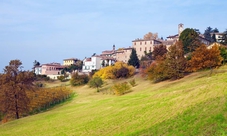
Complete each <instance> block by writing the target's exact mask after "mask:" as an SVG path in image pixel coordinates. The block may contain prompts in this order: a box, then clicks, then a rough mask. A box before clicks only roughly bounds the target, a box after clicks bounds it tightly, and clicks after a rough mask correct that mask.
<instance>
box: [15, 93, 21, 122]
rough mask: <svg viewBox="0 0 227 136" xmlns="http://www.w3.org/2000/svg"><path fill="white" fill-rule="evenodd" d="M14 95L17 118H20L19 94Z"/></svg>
mask: <svg viewBox="0 0 227 136" xmlns="http://www.w3.org/2000/svg"><path fill="white" fill-rule="evenodd" d="M14 97H15V109H16V111H15V113H16V119H19V118H20V117H19V111H18V104H17V95H16V94H15V96H14Z"/></svg>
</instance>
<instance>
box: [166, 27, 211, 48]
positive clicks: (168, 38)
mask: <svg viewBox="0 0 227 136" xmlns="http://www.w3.org/2000/svg"><path fill="white" fill-rule="evenodd" d="M183 30H184V25H183V24H179V25H178V34H176V35H172V36H168V37H167V40H166V41H164V42H163V44H164V45H166V46H167V47H169V46H170V45H169V44H166V42H167V43H168V42H170V41H171V42H172V43H173V44H174V43H175V42H176V41H178V40H179V37H180V34H181V33H182V32H183ZM198 38H199V40H200V42H201V43H203V44H205V45H207V46H208V45H210V44H211V42H210V41H209V40H207V39H206V38H205V37H204V35H202V34H199V37H198Z"/></svg>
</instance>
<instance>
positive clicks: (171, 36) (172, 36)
mask: <svg viewBox="0 0 227 136" xmlns="http://www.w3.org/2000/svg"><path fill="white" fill-rule="evenodd" d="M177 36H178V34H176V35H170V36H168V37H167V38H174V37H177Z"/></svg>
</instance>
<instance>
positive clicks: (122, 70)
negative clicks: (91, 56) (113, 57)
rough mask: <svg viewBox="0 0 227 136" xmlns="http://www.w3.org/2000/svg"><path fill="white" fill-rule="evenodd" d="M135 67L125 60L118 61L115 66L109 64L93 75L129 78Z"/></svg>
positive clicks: (107, 77) (103, 77) (104, 77)
mask: <svg viewBox="0 0 227 136" xmlns="http://www.w3.org/2000/svg"><path fill="white" fill-rule="evenodd" d="M134 73H135V68H134V67H133V66H129V65H128V64H126V63H124V62H116V63H115V65H114V66H108V67H105V68H102V69H100V70H99V71H98V72H96V73H95V74H94V75H93V77H96V76H98V77H101V78H102V79H116V78H122V77H123V78H127V77H130V76H133V75H134Z"/></svg>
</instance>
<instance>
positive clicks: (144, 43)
mask: <svg viewBox="0 0 227 136" xmlns="http://www.w3.org/2000/svg"><path fill="white" fill-rule="evenodd" d="M160 44H162V42H161V41H159V40H156V39H149V40H145V39H136V40H134V41H132V47H133V48H134V49H135V50H136V53H137V56H138V58H139V59H141V58H142V56H144V55H145V52H147V53H149V52H152V51H153V50H154V47H155V46H157V45H160Z"/></svg>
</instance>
